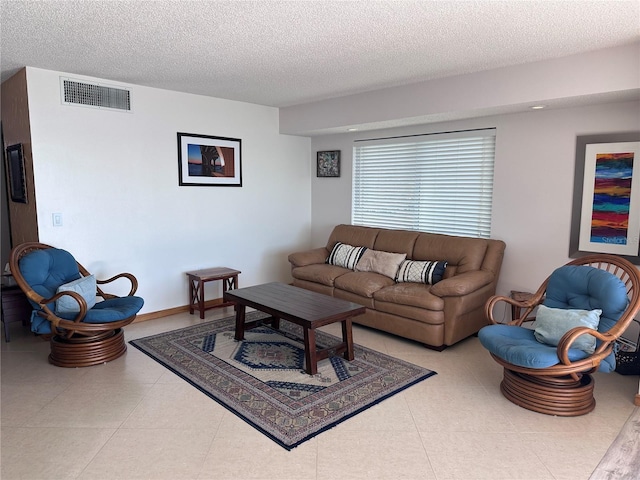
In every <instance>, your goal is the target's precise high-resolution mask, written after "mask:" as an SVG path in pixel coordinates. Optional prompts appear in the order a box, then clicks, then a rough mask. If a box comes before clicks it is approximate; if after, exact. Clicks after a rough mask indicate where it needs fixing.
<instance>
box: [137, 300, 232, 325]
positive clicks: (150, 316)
mask: <svg viewBox="0 0 640 480" xmlns="http://www.w3.org/2000/svg"><path fill="white" fill-rule="evenodd" d="M222 302H223V300H222V298H214V299H213V300H207V301H205V302H204V305H205V308H210V307H215V306H216V305H219V304H221V303H222ZM188 311H189V305H182V306H179V307H173V308H167V309H166V310H158V311H156V312H149V313H143V314H141V315H138V316H137V317H136V319H135V320H134V321H133V323H139V322H146V321H148V320H156V319H158V318H163V317H168V316H170V315H177V314H178V313H183V312H188ZM193 314H194V315H199V312H198V310H197V309H196V310H195V311H194V312H193Z"/></svg>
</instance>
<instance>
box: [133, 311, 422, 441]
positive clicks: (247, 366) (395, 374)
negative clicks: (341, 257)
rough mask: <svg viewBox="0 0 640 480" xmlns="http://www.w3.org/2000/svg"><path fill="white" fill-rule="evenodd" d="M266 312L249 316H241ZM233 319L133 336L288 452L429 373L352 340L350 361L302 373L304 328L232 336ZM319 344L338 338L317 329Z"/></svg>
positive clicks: (321, 365)
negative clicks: (139, 336)
mask: <svg viewBox="0 0 640 480" xmlns="http://www.w3.org/2000/svg"><path fill="white" fill-rule="evenodd" d="M263 317H265V314H263V313H261V312H251V313H248V314H247V318H246V320H247V321H252V320H256V319H259V318H263ZM234 328H235V319H234V317H227V318H223V319H220V320H215V321H212V322H207V323H203V324H200V325H194V326H191V327H186V328H182V329H180V330H174V331H172V332H166V333H161V334H158V335H153V336H150V337H145V338H141V339H137V340H132V341H130V342H129V343H130V344H131V345H133V346H134V347H136V348H138V349H140V350H141V351H143V352H144V353H146V354H147V355H149V356H150V357H151V358H153V359H154V360H156V361H158V362H160V363H161V364H162V365H164V366H165V367H167V368H168V369H169V370H171V371H173V372H175V373H176V374H178V375H179V376H181V377H182V378H184V379H185V380H186V381H188V382H189V383H191V384H192V385H193V386H195V387H196V388H198V389H199V390H201V391H202V392H204V393H205V394H207V395H208V396H210V397H211V398H213V399H214V400H215V401H217V402H218V403H220V404H221V405H222V406H224V407H225V408H227V409H228V410H230V411H231V412H233V413H235V414H236V415H238V416H239V417H240V418H242V419H243V420H245V421H246V422H248V423H249V424H251V425H252V426H253V427H255V428H256V429H258V430H259V431H261V432H262V433H264V434H265V435H267V436H268V437H269V438H271V439H272V440H274V441H275V442H277V443H278V444H279V445H281V446H282V447H284V448H286V449H287V450H290V449H292V448H294V447H296V446H298V445H300V444H301V443H302V442H304V441H306V440H309V439H310V438H312V437H314V436H315V435H317V434H318V433H320V432H323V431H325V430H327V429H329V428H331V427H334V426H335V425H337V424H338V423H340V422H343V421H344V420H346V419H348V418H350V417H352V416H354V415H356V414H357V413H359V412H362V411H363V410H366V409H367V408H369V407H371V406H372V405H375V404H376V403H379V402H380V401H382V400H384V399H385V398H388V397H390V396H391V395H394V394H395V393H398V392H400V391H402V390H404V389H405V388H407V387H409V386H411V385H413V384H415V383H417V382H420V381H422V380H425V379H426V378H429V377H430V376H432V375H435V372H433V371H431V370H427V369H425V368H422V367H418V366H416V365H413V364H411V363H408V362H405V361H402V360H398V359H396V358H393V357H390V356H388V355H384V354H382V353H379V352H376V351H374V350H370V349H368V348H365V347H361V346H358V345H355V346H354V350H355V359H354V360H353V361H351V362H349V361H347V360H345V359H343V358H342V357H341V356H337V357H336V356H334V357H330V358H328V359H326V360H322V361H320V362H319V363H318V373H317V375H313V376H311V375H307V374H306V373H305V372H304V371H303V365H304V345H303V342H302V340H301V339H302V338H303V337H302V328H300V327H298V326H297V325H294V324H292V323H290V322H287V321H281V322H280V330H279V331H276V330H273V329H272V328H271V327H269V326H259V327H256V328H254V329H252V330H249V331H247V332H245V340H243V341H242V342H237V341H236V340H235V339H234V338H233V336H234ZM316 339H317V344H318V346H319V347H321V348H325V347H330V346H331V345H332V344H337V343H339V339H338V338H336V337H334V336H332V335H329V334H326V333H324V332H321V331H318V332H317V337H316Z"/></svg>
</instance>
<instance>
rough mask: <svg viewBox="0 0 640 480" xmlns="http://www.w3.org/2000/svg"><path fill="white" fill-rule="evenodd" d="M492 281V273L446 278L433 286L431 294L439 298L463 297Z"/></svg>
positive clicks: (465, 274)
mask: <svg viewBox="0 0 640 480" xmlns="http://www.w3.org/2000/svg"><path fill="white" fill-rule="evenodd" d="M492 281H493V274H492V273H490V272H485V271H484V270H475V271H473V272H465V273H461V274H460V275H454V276H453V277H449V278H445V279H444V280H441V281H439V282H438V283H436V284H435V285H433V286H432V287H431V290H430V292H431V293H432V294H434V295H436V296H438V297H461V296H463V295H468V294H470V293H473V292H475V291H476V290H480V289H481V288H482V287H484V286H486V285H489V284H490V283H491V282H492Z"/></svg>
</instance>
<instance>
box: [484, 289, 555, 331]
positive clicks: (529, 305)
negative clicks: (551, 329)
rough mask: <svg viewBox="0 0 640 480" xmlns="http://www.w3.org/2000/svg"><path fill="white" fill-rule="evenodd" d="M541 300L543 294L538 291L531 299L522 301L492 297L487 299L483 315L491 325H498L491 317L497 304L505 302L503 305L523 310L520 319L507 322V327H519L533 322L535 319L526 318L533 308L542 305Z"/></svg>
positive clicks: (499, 296)
mask: <svg viewBox="0 0 640 480" xmlns="http://www.w3.org/2000/svg"><path fill="white" fill-rule="evenodd" d="M543 299H544V294H543V293H542V292H540V291H538V292H536V293H535V294H534V295H533V296H532V297H531V298H529V299H528V300H524V301H518V300H515V299H513V298H511V297H505V296H502V295H494V296H493V297H491V298H489V300H488V301H487V303H486V305H485V308H484V309H485V315H486V317H487V319H488V320H489V321H490V322H491V323H493V324H497V323H500V322H498V321H497V320H496V319H495V318H494V317H493V310H494V307H495V306H496V304H497V303H499V302H505V303H508V304H509V305H513V306H515V307H519V308H520V309H522V310H523V311H522V313H521V316H520V318H512V319H511V321H510V322H507V325H517V326H521V325H522V324H523V323H524V322H532V321H534V320H535V317H530V318H527V317H528V315H529V314H530V313H531V312H532V311H533V309H534V308H536V307H537V306H538V305H540V304H541V303H542V301H543Z"/></svg>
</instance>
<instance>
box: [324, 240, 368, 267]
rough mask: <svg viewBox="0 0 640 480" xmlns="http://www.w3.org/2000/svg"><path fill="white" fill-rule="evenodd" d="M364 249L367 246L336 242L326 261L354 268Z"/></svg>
mask: <svg viewBox="0 0 640 480" xmlns="http://www.w3.org/2000/svg"><path fill="white" fill-rule="evenodd" d="M366 250H367V247H358V246H353V245H348V244H346V243H342V242H337V243H336V244H335V245H334V246H333V249H332V250H331V253H330V254H329V257H328V258H327V263H328V264H329V265H335V266H337V267H344V268H348V269H349V270H355V268H356V265H357V264H358V261H359V260H360V258H361V257H362V254H363V253H364V252H365V251H366Z"/></svg>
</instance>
